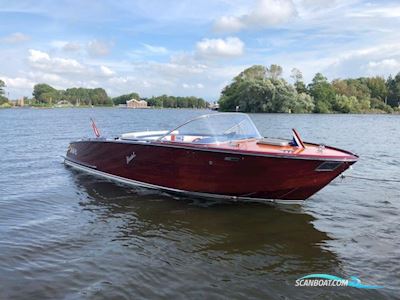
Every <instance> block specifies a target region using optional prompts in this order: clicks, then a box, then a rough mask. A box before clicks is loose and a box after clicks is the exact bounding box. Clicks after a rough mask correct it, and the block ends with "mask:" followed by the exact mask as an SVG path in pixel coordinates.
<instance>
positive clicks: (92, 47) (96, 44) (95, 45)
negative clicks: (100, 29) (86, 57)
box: [87, 40, 112, 56]
mask: <svg viewBox="0 0 400 300" xmlns="http://www.w3.org/2000/svg"><path fill="white" fill-rule="evenodd" d="M111 46H112V44H111V43H109V42H104V41H99V40H93V41H90V42H89V43H88V46H87V50H88V53H89V54H90V55H91V56H106V55H108V54H109V53H110V50H111V49H110V48H111Z"/></svg>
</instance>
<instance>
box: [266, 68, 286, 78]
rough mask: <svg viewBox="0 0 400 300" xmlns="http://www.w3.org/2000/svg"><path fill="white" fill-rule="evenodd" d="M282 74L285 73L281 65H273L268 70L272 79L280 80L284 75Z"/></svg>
mask: <svg viewBox="0 0 400 300" xmlns="http://www.w3.org/2000/svg"><path fill="white" fill-rule="evenodd" d="M282 72H283V70H282V67H281V66H279V65H274V64H272V65H271V66H270V67H269V68H267V74H268V75H269V77H271V78H272V79H278V78H280V77H281V75H282Z"/></svg>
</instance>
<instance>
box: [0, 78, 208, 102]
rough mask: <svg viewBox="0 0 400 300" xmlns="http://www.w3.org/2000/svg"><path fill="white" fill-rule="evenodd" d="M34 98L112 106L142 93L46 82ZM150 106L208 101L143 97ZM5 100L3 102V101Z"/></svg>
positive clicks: (36, 88) (1, 98)
mask: <svg viewBox="0 0 400 300" xmlns="http://www.w3.org/2000/svg"><path fill="white" fill-rule="evenodd" d="M4 87H5V84H4V82H3V81H1V80H0V105H1V104H2V103H4V102H7V101H8V99H7V98H5V97H4ZM32 95H33V99H30V100H29V102H30V104H32V105H39V106H42V105H43V106H50V105H54V104H57V103H58V102H60V101H68V102H69V103H71V104H72V105H93V106H110V105H119V104H126V101H128V100H131V99H136V100H140V99H141V98H140V95H139V94H138V93H136V92H132V93H129V94H124V95H120V96H118V97H114V98H110V97H109V96H108V95H107V92H106V91H105V90H104V89H102V88H94V89H87V88H82V87H79V88H75V87H74V88H69V89H66V90H58V89H55V88H54V87H52V86H50V85H48V84H46V83H39V84H36V85H35V86H34V87H33V93H32ZM143 99H144V100H146V101H147V103H148V105H149V106H154V107H164V108H206V107H207V102H206V101H205V100H204V99H202V98H197V97H194V96H190V97H175V96H167V95H162V96H157V97H154V96H153V97H151V98H147V99H146V98H143ZM2 101H3V102H2Z"/></svg>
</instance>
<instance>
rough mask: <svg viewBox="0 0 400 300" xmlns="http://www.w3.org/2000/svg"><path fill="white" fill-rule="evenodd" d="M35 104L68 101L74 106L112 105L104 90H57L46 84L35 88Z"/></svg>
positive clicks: (37, 85)
mask: <svg viewBox="0 0 400 300" xmlns="http://www.w3.org/2000/svg"><path fill="white" fill-rule="evenodd" d="M32 95H33V97H34V102H36V103H39V104H50V105H51V104H56V103H57V102H59V101H63V100H65V101H68V102H70V103H71V104H73V105H112V101H111V99H110V97H108V95H107V92H106V91H105V90H104V89H102V88H95V89H87V88H82V87H79V88H75V87H74V88H69V89H66V90H57V89H55V88H53V87H52V86H50V85H48V84H46V83H39V84H36V85H35V86H34V87H33V93H32Z"/></svg>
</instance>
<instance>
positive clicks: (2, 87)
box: [0, 79, 6, 96]
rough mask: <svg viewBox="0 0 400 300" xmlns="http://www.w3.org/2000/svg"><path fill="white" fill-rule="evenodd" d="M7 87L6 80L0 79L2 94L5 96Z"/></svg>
mask: <svg viewBox="0 0 400 300" xmlns="http://www.w3.org/2000/svg"><path fill="white" fill-rule="evenodd" d="M5 87H6V84H5V82H4V81H3V80H1V79H0V96H4V94H5V91H4V88H5Z"/></svg>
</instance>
